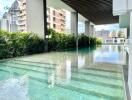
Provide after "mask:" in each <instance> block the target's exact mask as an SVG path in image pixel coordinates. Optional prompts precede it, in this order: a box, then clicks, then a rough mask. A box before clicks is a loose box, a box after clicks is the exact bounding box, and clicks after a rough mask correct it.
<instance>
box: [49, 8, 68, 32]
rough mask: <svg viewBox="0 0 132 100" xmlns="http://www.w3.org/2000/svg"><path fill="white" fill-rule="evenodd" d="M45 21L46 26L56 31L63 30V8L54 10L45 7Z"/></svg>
mask: <svg viewBox="0 0 132 100" xmlns="http://www.w3.org/2000/svg"><path fill="white" fill-rule="evenodd" d="M47 15H48V18H47V23H48V28H53V29H54V30H56V31H57V32H64V31H65V20H66V16H65V10H56V9H54V8H51V7H48V8H47Z"/></svg>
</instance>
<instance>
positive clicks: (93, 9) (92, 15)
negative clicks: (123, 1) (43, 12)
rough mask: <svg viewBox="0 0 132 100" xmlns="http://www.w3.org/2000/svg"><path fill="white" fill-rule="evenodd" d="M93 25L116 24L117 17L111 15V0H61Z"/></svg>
mask: <svg viewBox="0 0 132 100" xmlns="http://www.w3.org/2000/svg"><path fill="white" fill-rule="evenodd" d="M62 1H63V2H64V3H66V4H67V5H69V6H70V7H72V8H73V9H75V10H76V11H77V12H79V13H80V14H81V15H83V16H84V17H85V18H87V19H89V20H90V21H92V22H93V23H95V24H97V25H99V24H112V23H118V21H119V17H118V16H113V14H112V4H113V3H112V1H113V0H62Z"/></svg>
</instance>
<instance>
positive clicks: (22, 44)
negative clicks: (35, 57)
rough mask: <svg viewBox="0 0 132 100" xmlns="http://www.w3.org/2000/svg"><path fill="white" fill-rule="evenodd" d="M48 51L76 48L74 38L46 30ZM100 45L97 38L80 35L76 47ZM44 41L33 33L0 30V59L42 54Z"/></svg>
mask: <svg viewBox="0 0 132 100" xmlns="http://www.w3.org/2000/svg"><path fill="white" fill-rule="evenodd" d="M48 33H49V37H50V38H49V39H48V50H49V51H57V50H67V49H74V48H76V37H75V36H73V35H67V34H64V33H58V32H55V31H54V30H52V29H49V30H48ZM98 44H101V41H100V40H98V39H97V38H92V37H88V36H85V35H80V36H79V37H78V47H79V48H83V47H88V46H91V47H92V46H96V45H98ZM44 47H45V43H44V40H43V39H41V38H39V37H38V36H37V35H35V34H33V33H22V32H13V33H10V32H6V31H2V30H0V59H4V58H11V57H17V56H24V55H29V54H35V53H42V52H44Z"/></svg>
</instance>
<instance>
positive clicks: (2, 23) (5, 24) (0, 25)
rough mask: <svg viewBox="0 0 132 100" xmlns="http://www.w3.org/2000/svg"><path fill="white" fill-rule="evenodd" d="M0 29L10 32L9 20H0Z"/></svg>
mask: <svg viewBox="0 0 132 100" xmlns="http://www.w3.org/2000/svg"><path fill="white" fill-rule="evenodd" d="M0 29H1V30H5V31H8V32H10V22H9V20H7V19H1V20H0Z"/></svg>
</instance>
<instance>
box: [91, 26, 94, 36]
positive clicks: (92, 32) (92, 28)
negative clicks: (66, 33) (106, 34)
mask: <svg viewBox="0 0 132 100" xmlns="http://www.w3.org/2000/svg"><path fill="white" fill-rule="evenodd" d="M90 36H91V37H93V36H94V25H90Z"/></svg>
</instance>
